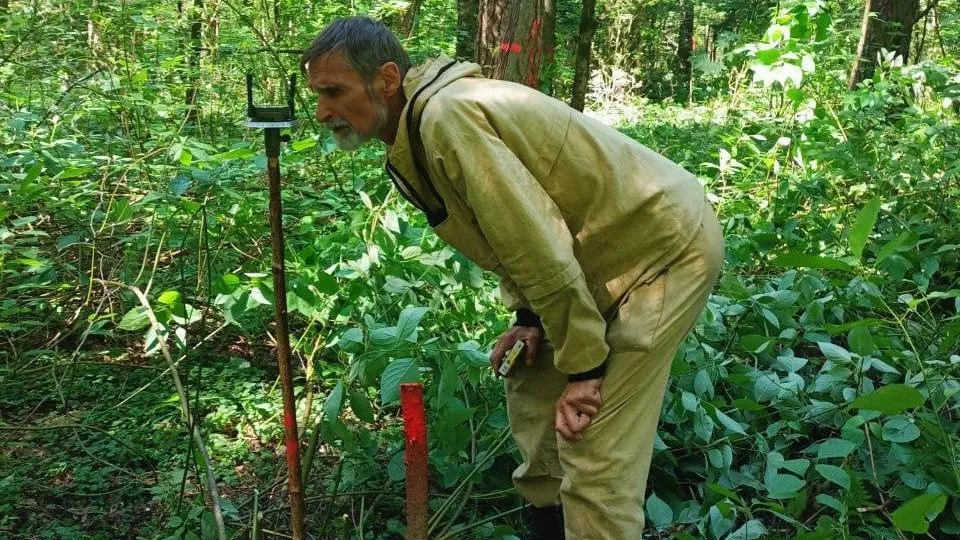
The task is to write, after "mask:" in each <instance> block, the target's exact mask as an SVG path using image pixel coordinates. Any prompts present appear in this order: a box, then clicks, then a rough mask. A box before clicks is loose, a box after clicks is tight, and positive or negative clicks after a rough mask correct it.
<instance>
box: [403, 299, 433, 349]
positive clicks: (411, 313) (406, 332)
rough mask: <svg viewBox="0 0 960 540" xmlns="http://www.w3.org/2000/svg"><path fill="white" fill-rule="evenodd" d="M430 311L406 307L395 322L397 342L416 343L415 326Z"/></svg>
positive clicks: (424, 308)
mask: <svg viewBox="0 0 960 540" xmlns="http://www.w3.org/2000/svg"><path fill="white" fill-rule="evenodd" d="M428 311H430V308H426V307H408V308H406V309H404V310H403V311H402V312H401V313H400V318H399V319H398V320H397V339H398V340H404V339H406V340H408V341H413V342H415V341H416V333H417V326H418V325H419V324H420V319H422V318H423V316H424V315H425V314H426V313H427V312H428Z"/></svg>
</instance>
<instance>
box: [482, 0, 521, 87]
mask: <svg viewBox="0 0 960 540" xmlns="http://www.w3.org/2000/svg"><path fill="white" fill-rule="evenodd" d="M517 1H519V0H517ZM478 6H479V11H478V19H477V44H476V58H477V63H479V64H480V66H481V67H483V69H484V71H485V72H487V73H490V72H492V71H493V66H494V64H496V62H497V57H498V56H499V55H500V43H501V42H503V35H504V31H505V28H504V27H503V24H502V23H503V21H504V19H506V14H507V10H508V8H509V7H510V0H479V1H478Z"/></svg>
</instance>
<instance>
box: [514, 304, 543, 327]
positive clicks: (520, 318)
mask: <svg viewBox="0 0 960 540" xmlns="http://www.w3.org/2000/svg"><path fill="white" fill-rule="evenodd" d="M516 315H517V320H516V321H515V322H514V323H513V325H514V326H534V327H537V328H540V329H541V330H542V329H543V323H542V322H541V321H540V316H539V315H537V314H536V313H534V312H532V311H530V310H529V309H526V308H520V309H518V310H517V312H516Z"/></svg>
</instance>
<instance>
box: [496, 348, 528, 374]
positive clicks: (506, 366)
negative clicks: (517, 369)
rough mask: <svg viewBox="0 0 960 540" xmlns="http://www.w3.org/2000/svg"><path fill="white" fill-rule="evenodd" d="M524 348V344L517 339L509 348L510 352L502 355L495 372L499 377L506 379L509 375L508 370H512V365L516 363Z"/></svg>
mask: <svg viewBox="0 0 960 540" xmlns="http://www.w3.org/2000/svg"><path fill="white" fill-rule="evenodd" d="M525 346H526V343H525V342H524V341H523V340H522V339H518V340H517V341H516V343H514V344H513V347H510V350H509V351H507V353H506V354H504V355H503V361H502V362H500V369H498V370H497V373H499V374H500V376H501V377H506V376H507V375H509V374H510V370H511V369H513V366H514V364H516V363H517V359H518V358H520V353H522V352H523V348H524V347H525Z"/></svg>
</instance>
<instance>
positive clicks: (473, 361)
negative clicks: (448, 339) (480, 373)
mask: <svg viewBox="0 0 960 540" xmlns="http://www.w3.org/2000/svg"><path fill="white" fill-rule="evenodd" d="M457 355H458V356H459V357H460V359H461V360H463V361H464V362H465V363H466V364H467V365H471V366H474V367H479V368H483V367H487V366H489V365H490V356H489V355H488V354H486V353H484V352H482V351H480V344H479V343H477V342H476V341H466V342H463V343H461V344H460V345H459V346H458V347H457Z"/></svg>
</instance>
